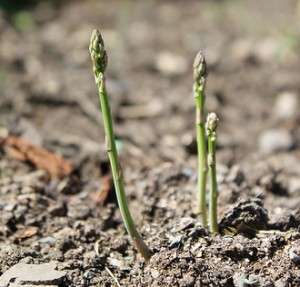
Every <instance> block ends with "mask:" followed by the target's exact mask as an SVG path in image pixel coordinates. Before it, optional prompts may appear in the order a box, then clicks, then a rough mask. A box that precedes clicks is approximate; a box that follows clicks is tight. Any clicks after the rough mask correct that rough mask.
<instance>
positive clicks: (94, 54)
mask: <svg viewBox="0 0 300 287" xmlns="http://www.w3.org/2000/svg"><path fill="white" fill-rule="evenodd" d="M89 51H90V53H91V58H92V60H93V64H94V67H93V70H94V74H95V75H96V74H99V73H101V74H103V73H104V72H105V70H106V67H107V62H108V57H107V53H106V50H105V46H104V41H103V38H102V36H101V34H100V32H99V31H98V30H94V31H93V33H92V36H91V41H90V46H89Z"/></svg>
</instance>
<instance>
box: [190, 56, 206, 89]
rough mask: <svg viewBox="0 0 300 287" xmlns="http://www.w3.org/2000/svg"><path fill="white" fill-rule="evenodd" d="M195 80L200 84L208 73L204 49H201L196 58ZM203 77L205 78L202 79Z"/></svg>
mask: <svg viewBox="0 0 300 287" xmlns="http://www.w3.org/2000/svg"><path fill="white" fill-rule="evenodd" d="M193 67H194V80H195V82H196V83H198V84H200V81H204V79H206V78H207V75H208V68H207V64H206V60H205V57H204V54H203V52H202V51H199V52H198V54H197V55H196V58H195V60H194V65H193ZM202 78H203V79H202Z"/></svg>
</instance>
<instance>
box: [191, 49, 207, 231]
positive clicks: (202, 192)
mask: <svg viewBox="0 0 300 287" xmlns="http://www.w3.org/2000/svg"><path fill="white" fill-rule="evenodd" d="M207 75H208V70H207V66H206V61H205V58H204V55H203V53H202V52H201V51H200V52H199V53H198V54H197V56H196V58H195V60H194V80H195V83H194V96H195V99H196V133H197V150H198V207H197V208H198V212H199V214H200V215H201V217H202V223H203V225H204V226H207V212H206V177H207V163H206V140H205V127H204V103H205V94H204V90H205V84H206V79H207Z"/></svg>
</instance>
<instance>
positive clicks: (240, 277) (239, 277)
mask: <svg viewBox="0 0 300 287" xmlns="http://www.w3.org/2000/svg"><path fill="white" fill-rule="evenodd" d="M245 279H246V276H245V275H244V274H241V273H235V274H234V275H233V285H234V287H245V286H246V284H245V281H244V280H245Z"/></svg>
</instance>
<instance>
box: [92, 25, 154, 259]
mask: <svg viewBox="0 0 300 287" xmlns="http://www.w3.org/2000/svg"><path fill="white" fill-rule="evenodd" d="M89 51H90V53H91V58H92V60H93V72H94V76H95V81H96V84H97V86H98V91H99V99H100V104H101V108H102V115H103V122H104V129H105V134H106V150H107V153H108V156H109V160H110V164H111V169H112V175H113V180H114V185H115V190H116V194H117V200H118V204H119V207H120V211H121V215H122V218H123V221H124V224H125V227H126V229H127V232H128V233H129V235H130V237H131V238H132V240H133V242H134V243H135V245H136V247H137V249H138V250H139V251H140V253H141V254H142V256H143V257H144V258H145V260H146V261H148V260H149V259H150V257H151V252H150V250H149V248H148V247H147V245H146V244H145V242H144V241H143V239H142V237H141V235H140V234H139V232H138V231H137V229H136V227H135V225H134V222H133V220H132V217H131V214H130V211H129V208H128V204H127V200H126V195H125V190H124V183H123V174H122V169H121V166H120V164H119V159H118V153H117V149H116V143H115V137H114V131H113V124H112V118H111V113H110V107H109V103H108V98H107V92H106V85H105V70H106V67H107V61H108V58H107V53H106V50H105V47H104V42H103V39H102V36H101V34H100V32H99V31H98V30H94V31H93V34H92V37H91V42H90V46H89Z"/></svg>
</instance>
